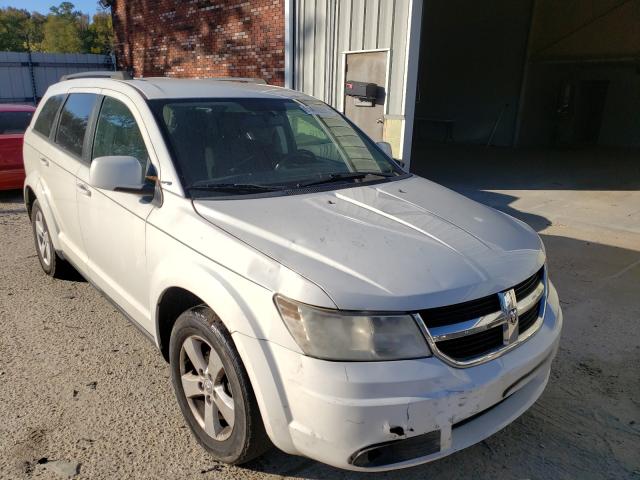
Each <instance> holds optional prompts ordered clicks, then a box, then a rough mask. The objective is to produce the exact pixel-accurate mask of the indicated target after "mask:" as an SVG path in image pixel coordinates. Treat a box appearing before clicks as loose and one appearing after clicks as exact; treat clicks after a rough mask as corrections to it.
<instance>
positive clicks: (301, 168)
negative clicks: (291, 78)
mask: <svg viewBox="0 0 640 480" xmlns="http://www.w3.org/2000/svg"><path fill="white" fill-rule="evenodd" d="M75 77H76V78H72V79H66V80H64V81H61V82H59V83H57V84H55V85H53V86H51V87H50V88H49V90H48V91H47V93H46V95H45V97H44V98H43V99H42V102H41V104H40V105H39V107H38V109H37V111H36V113H35V115H34V118H33V120H32V122H31V125H30V126H29V128H28V129H27V131H26V134H25V141H24V162H25V168H26V174H27V177H26V180H25V185H24V198H25V201H26V205H27V209H28V212H29V215H30V218H31V221H32V224H33V233H34V237H35V245H36V251H37V253H38V257H39V259H40V264H41V265H42V268H43V270H44V271H45V273H47V274H49V275H52V276H57V275H59V274H60V272H61V271H62V269H63V267H65V266H66V265H67V264H69V265H72V266H73V267H74V268H75V269H77V270H78V271H79V272H80V273H81V274H82V275H83V276H85V277H86V278H87V280H88V281H90V282H91V283H92V284H93V285H95V287H96V288H97V289H98V290H100V292H102V293H103V294H104V295H105V297H107V298H108V299H110V300H111V301H112V302H113V303H114V304H115V305H116V306H117V307H118V308H119V309H120V310H121V311H122V313H123V314H124V315H125V316H126V317H127V318H128V319H129V320H130V321H131V322H133V323H134V324H135V325H137V326H138V327H139V328H140V330H141V331H142V332H143V333H144V334H145V335H146V336H148V337H149V339H150V340H151V341H152V342H153V343H154V344H155V345H156V346H157V348H158V349H159V350H160V352H161V353H162V355H163V356H164V358H165V359H166V360H167V361H168V362H169V363H170V367H171V374H172V382H173V387H174V390H175V394H176V397H177V401H178V404H179V405H180V408H181V410H182V413H183V414H184V417H185V421H186V423H187V424H188V425H189V427H190V429H191V431H192V432H193V435H194V436H195V438H196V439H197V441H198V442H199V443H200V444H201V445H202V446H203V447H204V448H205V449H206V450H208V451H209V452H210V453H211V454H212V456H213V457H214V458H216V459H218V460H221V461H224V462H228V463H242V462H246V461H248V460H251V459H253V458H255V457H257V456H258V455H261V454H262V453H264V452H265V451H266V450H267V449H268V448H269V447H271V445H275V446H277V447H278V448H280V449H281V450H283V451H285V452H288V453H291V454H295V455H305V456H307V457H310V458H313V459H316V460H319V461H321V462H325V463H328V464H330V465H334V466H336V467H341V468H345V469H351V470H364V471H374V470H390V469H396V468H402V467H407V466H410V465H416V464H419V463H424V462H428V461H431V460H434V459H437V458H440V457H443V456H445V455H449V454H451V453H452V452H455V451H457V450H460V449H463V448H465V447H467V446H469V445H472V444H474V443H476V442H479V441H480V440H482V439H484V438H486V437H487V436H489V435H491V434H493V433H494V432H496V431H498V430H500V429H501V428H503V427H505V426H506V425H507V424H509V423H510V422H512V421H513V420H514V419H515V418H517V417H518V416H519V415H521V414H522V413H523V412H524V411H526V410H527V409H528V408H529V407H530V406H531V405H532V404H533V403H534V402H535V401H536V399H537V398H538V397H539V396H540V394H541V393H542V391H543V389H544V387H545V385H546V383H547V380H548V378H549V371H550V366H551V361H552V359H553V357H554V355H555V353H556V350H557V348H558V340H559V337H560V330H561V326H562V313H561V311H560V306H559V303H558V296H557V294H556V290H555V289H554V287H553V285H552V284H551V282H550V281H549V278H548V274H547V267H546V256H545V249H544V246H543V245H542V242H541V241H540V238H539V237H538V235H537V234H536V233H535V232H534V231H533V230H531V229H530V228H529V227H528V226H527V225H525V224H524V223H522V222H520V221H518V220H516V219H514V218H511V217H509V216H508V215H505V214H504V213H501V212H498V211H495V210H492V209H491V208H488V207H485V206H483V205H480V204H478V203H475V202H473V201H471V200H468V199H466V198H465V197H463V196H460V195H458V194H456V193H454V192H452V191H450V190H448V189H446V188H443V187H441V186H439V185H437V184H435V183H432V182H430V181H428V180H425V179H423V178H420V177H418V176H416V175H412V174H411V173H408V172H407V171H405V170H404V169H403V168H402V167H401V166H400V165H399V164H398V163H397V162H395V161H394V160H393V159H392V158H391V157H390V156H389V154H388V148H387V147H388V145H385V144H381V145H377V144H375V143H374V142H372V141H371V140H370V139H369V138H368V137H367V136H365V135H364V134H363V133H362V132H361V131H360V130H359V129H358V128H356V127H355V126H354V125H353V124H352V123H350V122H349V120H348V119H346V118H345V117H344V116H343V115H342V114H340V113H338V112H336V111H335V110H333V109H332V108H331V107H329V106H328V105H326V104H324V103H322V102H320V101H318V100H316V99H314V98H312V97H309V96H307V95H304V94H302V93H299V92H295V91H291V90H287V89H284V88H279V87H274V86H269V85H266V84H264V83H260V82H254V81H249V80H243V79H235V80H228V79H226V80H225V79H208V80H184V79H167V78H145V79H131V78H128V77H127V76H125V75H117V74H114V75H111V76H110V77H105V78H98V77H99V76H98V75H97V74H95V75H92V74H82V75H75ZM78 341H80V340H78Z"/></svg>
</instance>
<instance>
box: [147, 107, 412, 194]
mask: <svg viewBox="0 0 640 480" xmlns="http://www.w3.org/2000/svg"><path fill="white" fill-rule="evenodd" d="M154 103H155V105H154V110H155V112H156V115H157V117H158V119H159V121H160V122H161V123H162V124H163V129H164V130H165V135H166V137H167V139H168V143H169V145H170V147H171V149H172V152H173V156H174V162H175V163H176V167H177V168H178V170H179V173H180V175H181V177H182V180H183V182H184V185H185V187H186V188H187V189H188V190H189V191H190V193H191V194H192V195H195V196H203V195H204V196H228V195H230V194H231V195H234V194H237V195H246V194H255V193H260V192H271V191H278V190H285V189H286V190H291V189H296V188H302V187H307V186H310V185H319V184H322V185H333V184H341V183H342V184H345V183H348V184H352V183H354V182H359V183H360V182H372V181H384V180H385V179H388V178H389V177H393V176H398V175H403V174H404V172H403V171H402V170H400V169H399V168H398V167H397V166H396V165H395V163H394V162H392V161H391V160H390V159H389V158H388V157H387V156H386V155H385V154H383V153H382V152H381V151H380V150H379V149H378V148H377V147H376V146H375V145H374V144H373V142H372V141H371V140H370V139H369V138H367V137H366V136H365V135H364V134H362V133H360V132H358V131H357V130H355V129H354V128H353V127H352V126H351V125H350V124H349V122H348V121H347V120H346V119H345V118H344V117H342V116H341V115H340V114H338V113H337V112H336V111H335V110H333V109H331V108H330V107H329V106H327V105H326V104H324V103H322V102H320V101H313V100H311V101H309V100H304V103H303V102H301V101H299V100H292V99H255V98H253V99H203V100H201V99H199V100H190V99H189V100H167V101H158V102H154ZM329 188H331V186H329Z"/></svg>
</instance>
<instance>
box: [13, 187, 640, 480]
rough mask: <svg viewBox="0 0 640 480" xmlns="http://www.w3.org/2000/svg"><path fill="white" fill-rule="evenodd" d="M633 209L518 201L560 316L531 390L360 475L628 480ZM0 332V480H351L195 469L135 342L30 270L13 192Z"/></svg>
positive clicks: (201, 455) (118, 321)
mask: <svg viewBox="0 0 640 480" xmlns="http://www.w3.org/2000/svg"><path fill="white" fill-rule="evenodd" d="M587 193H592V192H587ZM498 195H499V194H498ZM524 195H525V194H522V195H521V197H523V196H524ZM485 200H487V201H488V203H490V201H491V198H487V199H485ZM587 200H588V199H587ZM638 200H640V198H639V197H638V196H634V197H631V198H629V197H624V198H622V197H621V198H614V199H613V200H612V199H610V198H609V197H607V198H606V199H605V200H602V199H599V200H594V202H595V203H594V204H595V205H596V206H598V205H599V206H603V207H602V208H604V210H599V211H598V212H599V213H598V214H599V215H602V216H606V214H607V210H606V208H610V205H615V203H616V202H623V203H624V204H626V205H631V206H633V205H635V207H633V208H635V210H630V212H631V213H629V215H627V217H629V218H626V217H625V219H624V222H628V223H622V224H621V227H620V228H608V227H607V228H604V227H602V228H601V227H599V226H598V225H595V226H594V225H593V222H591V220H589V221H587V222H586V223H585V224H583V223H584V222H582V223H580V224H579V225H578V227H573V226H571V225H570V222H566V221H563V220H562V218H563V217H562V216H561V215H560V213H557V212H559V211H560V210H561V211H562V212H564V214H566V212H567V208H569V207H567V204H569V205H574V207H575V206H576V205H578V206H580V205H581V206H584V205H585V204H584V198H582V197H580V198H578V197H575V198H573V197H572V198H569V199H568V200H567V199H566V198H565V199H564V200H563V202H564V203H561V205H563V207H562V209H560V210H558V211H557V212H556V213H557V215H556V216H555V217H554V215H555V214H554V213H553V212H554V210H553V208H548V207H545V208H546V209H547V210H544V209H543V208H541V207H539V206H538V207H535V205H543V204H544V205H546V204H547V203H548V202H549V201H550V200H549V198H548V197H545V196H541V197H540V198H539V199H533V200H532V202H531V205H530V206H531V209H530V210H531V211H536V213H535V214H523V219H524V220H525V221H534V222H535V220H536V219H538V220H539V217H541V213H542V212H543V211H547V212H551V214H550V215H547V216H545V218H548V219H549V221H548V222H546V223H544V222H543V225H544V227H543V228H538V230H541V233H542V235H543V238H544V241H545V243H546V245H547V250H548V255H549V258H550V265H551V275H552V278H553V280H554V281H555V283H556V285H557V287H558V291H559V292H560V297H561V299H562V302H563V308H564V312H565V329H564V332H563V340H562V345H561V349H560V352H559V355H558V357H557V359H556V361H555V363H554V368H553V372H552V376H551V380H550V383H549V386H548V387H547V390H546V391H545V393H544V394H543V396H542V398H541V399H540V400H539V402H538V403H537V404H536V405H535V406H534V407H533V408H532V409H531V410H530V411H529V412H527V413H526V414H524V415H523V416H522V417H521V418H519V419H518V420H516V421H515V422H514V423H513V424H512V425H510V426H509V427H507V428H505V429H504V430H503V431H501V432H499V433H498V434H496V435H494V436H493V437H491V438H489V439H488V440H486V441H484V442H482V443H480V444H478V445H475V446H473V447H471V448H468V449H466V450H464V451H462V452H459V453H456V454H454V455H452V456H450V457H448V458H445V459H443V460H440V461H437V462H434V463H432V464H428V465H424V466H421V467H416V468H411V469H408V470H405V471H403V472H402V473H398V472H395V473H393V472H391V473H387V474H376V475H371V477H377V478H398V477H400V476H402V477H403V478H404V479H407V480H409V479H418V478H434V479H435V478H438V479H439V478H447V479H463V478H475V479H495V478H516V479H524V478H527V479H549V478H553V479H564V478H567V479H573V478H581V479H588V478H598V479H600V478H616V479H625V478H640V424H639V422H640V403H639V402H640V381H639V374H638V371H639V366H640V347H639V343H640V342H639V341H638V321H639V319H640V300H639V292H640V230H638V228H637V225H639V224H640V222H639V221H638V220H639V219H638V216H639V212H638V206H639V205H640V201H638ZM536 202H537V203H536ZM629 202H631V203H629ZM534 204H535V205H534ZM512 207H514V206H513V205H512ZM516 207H518V206H517V205H516V206H515V207H514V208H516ZM518 208H520V210H518V211H524V210H526V209H527V206H526V205H524V206H522V207H518ZM536 208H537V210H536ZM576 208H577V207H576ZM580 208H582V207H580ZM598 208H600V207H598ZM617 211H618V212H619V210H617ZM527 215H531V216H530V217H528V216H527ZM625 215H626V214H625ZM585 218H587V219H589V218H591V219H593V218H596V217H594V215H593V213H589V214H588V215H586V216H585ZM603 218H604V217H603ZM607 218H608V217H607ZM589 222H591V223H589ZM607 222H609V223H611V220H610V219H608V220H607V219H605V220H603V222H602V223H603V224H605V225H608V224H609V223H607ZM628 225H635V227H628ZM0 325H1V327H2V330H1V332H0V478H65V477H66V476H68V475H73V474H77V475H76V477H75V478H189V479H213V478H251V479H258V478H259V479H267V478H282V477H292V478H310V479H320V478H331V479H334V478H335V479H355V478H364V477H365V476H364V475H358V474H354V473H350V472H343V471H340V470H336V469H333V468H331V467H328V466H325V465H322V464H319V463H316V462H313V461H310V460H307V459H304V458H298V457H292V456H288V455H285V454H283V453H280V452H277V451H273V452H271V453H269V454H267V455H266V456H265V457H264V458H262V459H260V460H258V461H256V462H254V463H253V464H251V465H248V466H243V467H229V466H226V465H223V464H220V463H217V462H215V461H213V460H212V459H211V458H210V457H208V456H207V454H206V453H205V452H204V451H203V450H202V449H201V448H200V447H199V446H198V445H197V443H196V441H195V440H194V439H193V438H192V437H191V435H190V433H189V431H188V429H187V427H186V426H185V424H184V422H183V420H182V417H181V414H180V412H179V410H178V407H177V404H176V401H175V399H174V396H173V392H172V390H171V385H170V380H169V368H168V366H167V364H166V363H165V362H164V360H163V359H162V358H161V356H160V355H159V353H157V352H156V350H155V348H154V347H153V346H152V345H151V343H149V342H148V341H147V340H146V339H145V338H144V337H143V336H142V335H141V334H140V333H139V332H138V331H137V330H136V329H135V328H134V327H133V326H132V325H130V324H129V323H128V322H127V321H126V320H125V319H124V318H123V317H122V315H120V314H119V313H118V312H117V311H116V310H115V309H114V308H113V307H112V306H111V305H110V304H109V303H108V302H107V301H106V300H105V299H103V298H102V297H101V296H100V294H98V292H97V291H96V290H94V289H93V288H92V287H91V286H90V285H89V284H88V283H86V282H85V281H83V280H82V279H80V278H75V279H69V280H53V279H51V278H49V277H47V276H45V275H44V274H43V273H42V271H41V269H40V266H39V264H38V260H37V257H36V254H35V250H34V246H33V240H32V236H31V230H30V223H29V221H28V219H27V216H26V212H25V210H24V207H23V205H22V199H21V198H20V197H19V196H17V194H15V193H0ZM367 478H368V477H367Z"/></svg>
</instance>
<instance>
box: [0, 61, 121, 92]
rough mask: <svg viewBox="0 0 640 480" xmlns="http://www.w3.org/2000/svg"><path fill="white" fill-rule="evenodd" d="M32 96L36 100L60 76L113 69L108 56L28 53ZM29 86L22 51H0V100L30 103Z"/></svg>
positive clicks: (27, 67) (28, 72)
mask: <svg viewBox="0 0 640 480" xmlns="http://www.w3.org/2000/svg"><path fill="white" fill-rule="evenodd" d="M31 62H32V66H33V78H34V81H35V90H36V97H37V99H40V98H41V97H42V96H43V95H44V93H45V92H46V91H47V88H49V85H51V84H53V83H56V82H57V81H58V80H60V77H61V76H62V75H66V74H69V73H78V72H86V71H89V70H113V69H114V64H113V60H112V59H111V57H109V56H105V55H94V54H76V53H32V54H31ZM32 101H33V87H32V82H31V72H30V70H29V54H28V53H26V52H0V103H3V102H5V103H25V102H27V103H30V102H32Z"/></svg>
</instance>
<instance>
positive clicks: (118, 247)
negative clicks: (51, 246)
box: [78, 93, 155, 331]
mask: <svg viewBox="0 0 640 480" xmlns="http://www.w3.org/2000/svg"><path fill="white" fill-rule="evenodd" d="M113 95H114V97H112V96H107V97H104V99H103V100H102V105H101V107H100V111H99V113H98V116H97V120H96V124H95V133H94V138H93V147H92V152H91V155H90V159H92V160H93V159H94V158H97V157H106V156H111V155H128V156H133V157H136V158H137V159H138V160H139V161H140V163H141V166H142V175H143V176H144V175H145V174H146V173H147V170H148V167H149V165H150V157H149V153H148V152H149V150H150V149H148V148H147V146H146V144H145V141H144V139H143V136H142V133H141V129H140V126H139V125H140V122H139V121H138V119H136V117H135V116H134V114H133V111H134V110H135V107H133V105H132V104H130V103H129V101H128V100H127V98H126V97H125V96H119V95H118V94H115V93H114V94H113ZM115 97H117V98H115ZM89 172H90V166H89V165H83V167H81V168H80V170H78V182H79V183H80V184H81V185H82V188H83V189H84V190H85V194H84V195H82V198H81V199H79V201H78V205H79V210H78V214H79V217H80V224H81V228H82V237H83V240H84V244H85V246H86V249H87V254H88V257H87V263H86V265H87V268H88V270H89V272H90V273H91V278H92V280H93V281H94V282H95V283H96V284H97V286H98V287H99V288H100V289H101V290H102V291H103V292H105V293H106V294H107V295H108V296H109V297H111V298H112V299H113V300H114V301H115V302H116V303H117V304H118V305H120V306H122V307H123V308H124V310H125V311H126V312H127V313H129V314H130V315H131V316H132V317H133V319H134V320H136V321H137V322H138V323H139V324H141V325H142V326H143V327H145V328H147V329H148V330H149V331H153V326H152V325H151V323H150V312H149V294H148V292H149V279H148V278H147V263H146V252H145V235H146V219H147V217H148V216H149V214H150V213H151V211H152V210H153V209H154V208H155V207H154V205H153V204H152V201H153V195H142V194H139V193H128V192H116V191H110V190H103V189H99V188H94V187H92V186H91V185H90V182H89Z"/></svg>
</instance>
